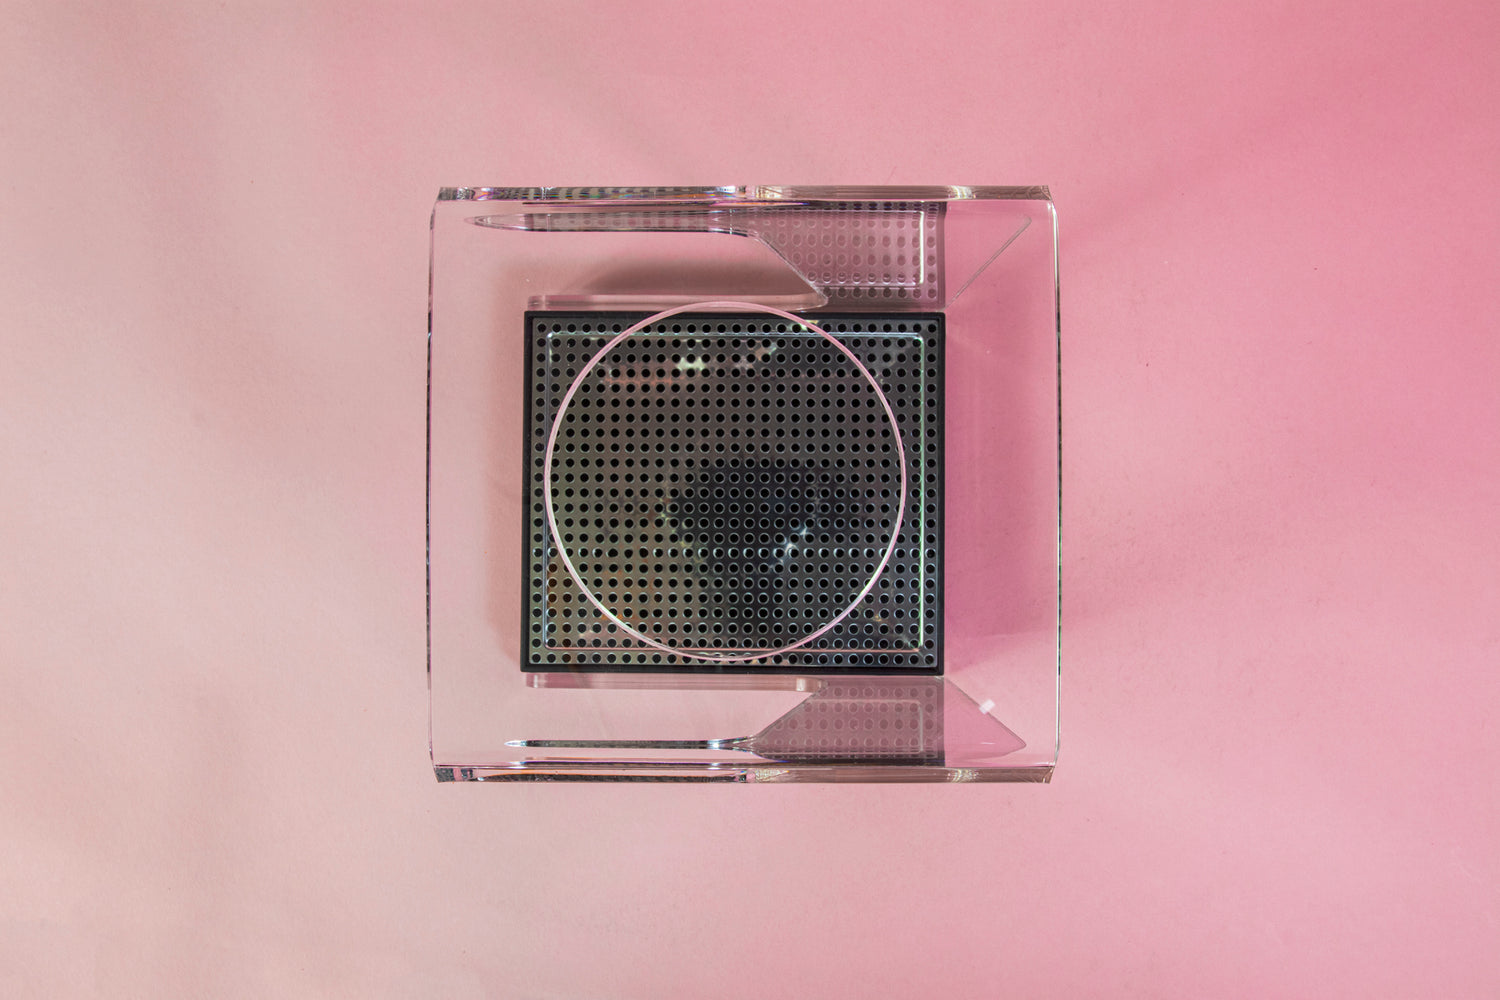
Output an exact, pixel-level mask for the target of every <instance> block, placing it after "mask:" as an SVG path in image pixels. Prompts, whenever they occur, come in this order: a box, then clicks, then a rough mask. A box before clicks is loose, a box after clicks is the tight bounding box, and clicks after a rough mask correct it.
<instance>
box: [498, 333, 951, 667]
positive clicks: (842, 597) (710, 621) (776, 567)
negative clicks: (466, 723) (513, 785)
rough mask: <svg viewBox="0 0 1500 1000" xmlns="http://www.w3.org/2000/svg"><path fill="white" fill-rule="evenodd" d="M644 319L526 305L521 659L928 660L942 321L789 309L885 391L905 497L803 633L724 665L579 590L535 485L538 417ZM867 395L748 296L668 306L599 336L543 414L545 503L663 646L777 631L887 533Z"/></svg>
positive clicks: (887, 462) (587, 577) (715, 645)
mask: <svg viewBox="0 0 1500 1000" xmlns="http://www.w3.org/2000/svg"><path fill="white" fill-rule="evenodd" d="M642 318H644V317H643V316H640V315H626V314H617V313H597V312H584V313H572V312H568V313H564V312H533V313H528V314H527V323H526V327H527V366H526V369H527V376H526V377H527V389H528V391H527V394H526V396H527V414H526V448H525V452H524V453H525V456H526V457H525V463H526V466H525V471H524V474H525V490H526V494H527V496H528V498H529V502H528V505H527V522H526V525H525V532H526V534H525V538H526V545H525V551H526V553H527V556H526V566H525V584H524V586H523V588H522V590H523V601H524V607H523V618H524V623H525V625H524V634H525V639H524V640H523V641H524V643H525V648H524V650H523V655H522V661H521V662H522V668H523V669H525V670H533V671H535V670H542V671H560V670H561V671H565V670H584V671H619V670H631V671H649V672H694V673H698V672H711V673H723V672H747V673H756V672H774V673H792V672H797V673H801V672H809V673H811V672H816V673H840V672H843V673H877V672H880V673H883V672H890V673H940V672H941V669H942V537H943V531H942V479H943V476H942V471H943V464H942V463H943V434H942V428H943V318H942V316H941V315H940V314H912V313H906V314H902V315H876V314H850V315H825V314H818V315H816V316H815V317H813V316H810V317H809V319H810V321H812V322H816V323H818V324H819V325H820V326H822V327H823V329H825V330H827V331H828V332H829V333H830V334H832V335H833V336H835V337H837V338H838V339H839V340H840V341H841V342H843V343H844V344H845V345H846V346H848V347H849V348H850V350H851V351H852V352H853V353H854V354H855V355H856V356H857V357H858V358H859V359H860V361H861V362H862V363H863V364H864V365H865V366H866V367H867V368H868V369H869V370H870V372H871V374H872V375H873V376H874V377H875V379H876V380H877V381H878V382H879V384H880V386H881V390H882V391H883V392H884V393H885V395H886V397H887V399H888V400H889V401H890V404H891V408H892V410H893V412H894V413H895V416H896V419H897V424H898V426H899V428H900V432H901V437H902V440H903V442H904V446H905V449H906V456H907V463H908V476H909V481H908V491H909V492H908V500H907V510H906V516H905V519H904V522H903V523H902V524H901V525H899V531H900V536H899V538H898V541H897V544H896V547H895V550H894V552H893V554H892V558H891V560H890V563H889V564H888V565H887V566H886V568H885V570H884V572H883V573H881V574H880V577H879V579H878V580H877V582H876V584H875V586H874V589H873V590H872V591H871V592H870V593H869V594H868V595H867V596H866V597H865V598H864V600H863V601H862V602H861V603H860V604H859V606H858V607H856V608H855V610H854V612H853V613H851V614H850V615H849V616H848V617H847V618H845V619H844V620H843V621H842V622H840V623H839V624H838V625H836V626H835V627H834V628H833V629H831V630H830V631H829V632H828V633H826V634H825V635H823V636H821V637H820V638H818V639H816V640H814V641H813V642H812V643H810V644H809V645H807V646H805V647H802V648H800V649H797V650H794V651H792V652H789V653H785V654H782V655H778V656H776V657H772V658H768V659H764V660H760V661H756V662H752V663H739V664H720V663H710V662H707V661H703V660H695V659H692V658H691V657H686V656H676V655H672V654H668V653H663V652H661V651H659V650H655V649H652V648H651V647H648V646H645V645H644V644H642V643H641V642H640V641H639V640H637V639H635V638H634V637H633V636H631V635H629V634H628V633H626V632H624V631H623V630H621V629H619V628H618V627H617V626H615V625H614V624H613V623H612V622H610V621H609V620H608V619H607V618H605V617H604V616H603V615H601V614H600V613H599V611H598V610H597V609H596V608H595V607H594V606H593V605H592V604H591V603H590V602H589V601H588V600H587V599H586V598H585V597H584V595H583V594H582V593H580V592H579V590H578V587H577V585H576V584H575V583H574V582H573V581H572V579H571V578H570V577H569V576H568V574H567V572H566V570H565V569H564V568H563V566H562V564H561V562H560V561H559V560H558V558H557V556H556V552H555V551H554V548H553V542H552V539H551V537H550V533H549V532H548V529H547V522H546V517H545V508H544V506H543V505H544V502H545V501H544V496H543V483H542V476H543V468H544V453H545V450H546V441H547V435H548V432H549V431H550V430H551V428H552V425H553V422H554V420H555V419H556V415H557V410H558V407H559V405H560V403H561V400H562V397H563V395H564V393H566V391H567V389H568V386H569V385H570V384H571V383H572V381H573V380H574V378H575V377H576V375H577V373H578V371H579V370H580V369H581V368H582V367H583V365H584V364H585V363H586V362H587V361H588V360H589V359H590V358H592V357H593V356H594V354H596V353H597V352H598V351H599V350H600V349H602V348H603V347H604V345H605V344H606V343H607V342H608V341H609V340H610V339H611V338H612V337H613V336H614V335H615V334H617V333H619V332H620V331H621V330H624V329H625V328H626V327H628V326H629V325H631V324H632V323H634V322H637V321H639V320H641V319H642ZM895 449H896V442H895V435H894V434H893V433H892V431H891V427H890V421H889V420H888V418H887V417H886V415H885V412H884V410H883V408H882V407H881V405H880V403H879V398H878V396H877V394H876V393H875V391H874V390H873V389H872V387H871V386H870V385H869V383H868V381H867V380H866V379H865V378H864V376H863V375H862V374H861V373H860V372H859V370H858V368H856V367H855V366H854V365H853V364H851V363H850V362H849V361H848V359H847V358H845V357H844V356H843V355H842V354H841V353H840V352H839V351H838V350H837V349H836V348H835V347H834V346H833V345H831V344H829V343H828V342H827V341H826V340H824V339H823V338H822V337H821V336H819V335H818V334H817V333H816V332H815V331H810V330H807V329H806V328H804V327H799V326H797V325H795V324H791V323H788V322H785V321H782V320H780V319H777V318H775V317H768V316H765V315H761V314H750V315H730V314H725V313H707V314H702V313H700V314H688V313H685V314H679V315H677V316H673V317H670V318H669V319H666V320H664V321H662V322H660V323H658V324H655V325H653V326H650V327H647V328H646V329H645V330H643V331H642V332H640V333H638V334H636V335H634V336H632V337H629V338H627V339H626V340H624V341H623V342H621V343H620V344H619V345H617V346H616V347H615V348H614V349H613V350H612V351H611V352H610V356H609V357H606V358H604V359H602V360H601V361H600V363H599V364H598V365H597V366H596V367H595V368H594V370H593V371H592V372H591V373H590V374H589V376H588V377H587V378H586V379H585V380H584V382H583V383H582V385H581V386H580V389H579V392H578V394H577V395H576V396H575V397H574V399H573V400H572V402H571V403H570V404H569V406H568V408H567V411H566V412H565V413H564V415H563V419H562V424H561V426H560V427H559V430H558V442H557V447H556V450H555V455H554V462H553V469H552V475H553V487H552V488H553V501H554V510H555V515H556V518H557V524H558V529H559V532H560V533H561V537H562V543H563V545H564V546H566V549H567V552H568V554H569V557H570V558H571V559H572V560H573V562H574V564H575V566H576V567H577V568H578V571H579V574H580V575H581V577H582V578H583V580H584V582H585V583H586V584H588V585H589V586H590V587H591V589H592V590H593V593H594V594H595V595H596V596H597V597H598V598H599V600H600V601H602V602H603V603H604V604H605V605H606V606H607V607H609V608H610V609H611V611H612V612H613V613H615V614H616V615H618V616H619V617H620V618H621V619H622V620H624V621H626V622H627V623H629V624H630V625H631V627H633V628H635V629H637V630H639V631H640V632H642V633H644V634H646V635H649V636H651V637H653V638H655V639H656V640H657V641H658V642H661V643H664V644H666V645H668V646H671V647H673V648H681V649H684V650H703V651H710V652H714V653H719V654H723V653H729V652H735V651H744V652H747V653H753V652H754V651H756V650H766V649H776V648H779V647H781V646H784V645H787V644H788V643H791V642H792V641H794V640H796V639H798V638H800V637H802V636H804V635H806V634H808V633H810V632H812V631H814V630H815V629H817V628H818V627H819V626H821V625H823V624H825V623H827V622H828V621H829V620H831V619H832V618H833V617H834V616H835V615H837V614H838V613H839V612H840V611H841V610H842V609H843V608H844V607H846V606H847V605H848V604H849V602H850V601H851V600H853V598H854V597H855V596H856V595H857V594H858V593H859V591H860V590H861V588H863V586H864V585H865V583H866V581H868V580H869V579H870V577H871V576H872V575H873V574H874V572H875V570H876V568H877V566H878V564H879V561H880V557H881V555H882V554H883V553H884V551H885V548H886V547H887V545H888V544H889V542H890V537H891V532H892V531H893V530H896V529H897V527H898V526H897V525H895V524H894V518H895V516H896V511H897V506H898V503H899V497H898V496H897V491H898V490H899V487H900V471H899V459H898V458H897V454H896V451H895Z"/></svg>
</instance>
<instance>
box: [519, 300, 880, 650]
mask: <svg viewBox="0 0 1500 1000" xmlns="http://www.w3.org/2000/svg"><path fill="white" fill-rule="evenodd" d="M690 309H737V310H749V311H751V312H762V313H767V314H769V315H772V316H779V317H781V318H782V319H785V320H787V321H789V322H792V323H795V324H797V325H798V326H801V327H805V328H806V329H809V330H812V331H814V332H816V333H818V334H820V335H822V337H823V338H824V339H825V340H827V341H828V342H829V343H831V344H832V345H833V346H834V347H836V348H838V349H839V352H840V353H841V354H843V355H844V357H846V358H848V359H849V360H850V361H851V362H852V363H853V364H854V367H856V368H858V369H859V372H860V374H861V375H863V376H864V377H865V381H867V382H869V383H870V387H871V388H872V389H874V390H875V395H876V396H877V397H879V399H880V405H881V407H882V408H883V409H884V410H885V416H886V419H887V420H889V421H890V423H891V430H892V431H893V432H894V433H895V435H896V455H897V457H898V458H899V459H900V461H901V492H900V496H901V502H900V503H899V504H898V505H897V508H896V520H895V522H894V523H895V527H894V529H893V530H892V531H891V541H890V544H889V545H887V546H886V547H885V555H883V556H881V558H880V565H879V566H876V567H875V572H874V574H873V575H871V577H870V579H869V580H868V581H867V582H866V583H865V585H864V589H862V590H861V591H860V592H859V593H858V594H857V595H856V596H855V598H854V600H852V601H850V602H849V605H848V607H846V608H844V610H843V611H840V612H839V613H838V615H836V616H835V617H834V618H833V619H832V620H831V621H829V622H828V623H827V624H826V625H823V626H822V627H821V628H819V629H818V630H817V631H815V632H812V633H809V634H808V635H805V636H803V637H802V638H801V639H798V640H797V641H796V642H792V643H788V644H787V645H785V646H782V647H780V648H779V649H770V650H767V651H765V652H763V653H754V654H752V655H750V656H742V655H738V654H737V655H734V656H728V655H715V654H709V653H693V652H688V651H686V650H682V649H678V648H676V647H674V646H668V645H667V644H665V643H661V642H657V641H656V640H655V639H651V638H649V637H647V636H645V635H642V634H641V633H640V632H638V631H636V630H635V629H633V628H631V627H630V626H629V625H627V624H625V622H623V621H621V620H620V618H619V616H617V615H616V614H615V613H614V612H613V611H611V610H609V608H607V607H605V606H604V603H603V602H602V601H600V600H599V599H598V598H597V597H595V596H594V593H593V591H591V590H589V588H588V587H587V586H586V585H585V584H584V582H583V580H582V579H581V578H580V577H579V575H578V569H577V567H575V566H574V565H573V560H572V559H570V558H569V557H568V550H567V549H566V548H565V547H564V546H563V543H562V534H561V532H559V531H558V528H557V515H556V514H555V513H553V510H552V453H553V451H554V450H555V449H556V447H557V432H558V431H559V430H560V429H561V428H562V419H563V414H565V413H567V412H568V405H569V404H570V403H572V402H573V396H574V395H576V394H577V392H578V387H579V386H581V385H583V380H584V379H586V378H588V375H589V373H590V372H591V371H593V370H594V368H595V366H597V365H598V364H599V362H600V361H602V360H603V359H604V357H605V356H606V355H608V354H609V352H610V351H612V350H614V348H615V345H616V344H618V343H620V341H622V340H624V339H625V338H627V337H629V336H631V335H632V334H636V333H639V332H640V331H642V330H644V329H645V328H646V327H648V326H650V325H651V324H653V323H658V322H660V321H661V320H664V319H666V318H668V317H669V316H676V315H677V314H678V313H682V312H687V311H688V310H690ZM906 489H907V470H906V443H905V441H903V440H902V438H901V428H900V426H899V425H898V424H897V423H896V414H895V411H893V410H892V409H891V402H890V400H888V399H886V396H885V392H884V391H883V390H882V389H881V388H880V383H878V382H876V381H875V376H873V375H871V374H870V370H869V369H868V368H866V367H865V365H864V362H862V361H860V360H859V358H857V357H855V356H854V352H853V351H851V350H849V348H848V347H846V346H845V345H844V342H843V341H841V340H839V339H838V338H837V337H835V336H833V335H832V334H831V333H829V332H828V331H827V330H825V329H823V328H822V327H821V326H818V325H817V324H816V323H811V322H809V321H808V320H807V319H805V318H804V317H801V316H797V315H795V314H793V313H789V312H786V311H784V310H781V309H776V308H774V307H772V306H763V305H757V304H756V303H754V302H735V301H731V300H722V299H716V300H713V301H709V302H690V303H688V304H686V305H680V306H673V307H672V308H671V309H663V310H662V311H661V312H659V313H656V314H655V315H652V316H647V317H646V318H645V319H643V320H641V321H640V322H639V323H636V324H635V325H634V326H631V327H628V328H627V329H625V330H624V331H623V332H621V333H618V334H616V335H615V337H614V339H612V340H611V341H610V342H609V343H607V344H605V345H604V347H603V348H602V349H600V351H599V352H598V353H597V354H595V355H594V356H593V357H592V358H590V359H589V360H588V362H587V363H586V364H584V366H583V368H582V369H580V370H579V372H578V374H577V375H576V376H574V378H573V384H572V385H570V386H568V391H567V392H565V393H564V394H563V398H562V402H561V403H560V404H558V407H557V414H556V415H555V416H554V417H553V418H552V430H551V432H550V433H549V434H548V435H547V451H546V455H545V457H544V458H543V461H542V494H543V505H544V506H545V507H546V513H547V528H548V530H549V531H551V533H552V544H553V545H555V546H556V547H557V554H558V556H559V557H560V558H561V559H562V563H563V567H564V568H566V569H567V571H568V576H570V577H572V579H573V583H574V584H575V585H577V587H578V589H579V591H580V592H581V593H582V594H583V596H584V597H587V598H588V599H589V603H590V604H592V605H593V606H594V607H595V608H597V609H598V610H599V613H600V614H602V615H604V617H606V618H608V619H609V620H610V621H612V622H614V623H615V624H616V625H618V626H619V627H620V628H621V629H623V630H624V631H625V633H626V634H627V635H630V636H632V637H634V638H636V639H638V640H640V641H641V642H643V643H645V644H646V645H647V646H650V647H651V648H653V649H658V650H661V651H662V652H663V653H667V654H669V655H671V656H681V657H684V658H687V659H694V660H707V661H708V662H710V663H752V662H754V661H756V660H765V659H769V658H771V657H773V656H780V655H782V654H783V653H789V652H791V651H792V650H794V649H800V648H801V647H803V646H805V645H807V644H808V643H810V642H812V641H813V640H814V639H817V638H819V637H820V636H822V635H824V634H825V633H827V632H828V630H829V629H831V628H833V627H834V626H835V625H837V624H838V623H839V622H841V621H843V620H844V619H845V618H847V617H849V615H850V613H851V612H853V611H854V609H855V608H857V607H859V602H860V601H863V600H864V599H865V598H866V597H867V596H869V593H870V591H871V590H873V589H874V588H875V584H876V582H877V581H878V580H879V579H880V574H882V573H884V572H885V568H886V566H887V565H888V564H889V563H890V561H891V554H892V553H893V552H895V551H896V542H897V541H899V540H900V537H901V524H902V522H903V521H905V520H906Z"/></svg>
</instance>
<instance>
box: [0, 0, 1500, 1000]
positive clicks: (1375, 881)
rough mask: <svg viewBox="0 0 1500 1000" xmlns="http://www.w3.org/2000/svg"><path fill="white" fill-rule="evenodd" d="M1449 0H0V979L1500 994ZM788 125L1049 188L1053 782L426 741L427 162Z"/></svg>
mask: <svg viewBox="0 0 1500 1000" xmlns="http://www.w3.org/2000/svg"><path fill="white" fill-rule="evenodd" d="M627 10H628V11H629V14H628V15H627V14H626V11H627ZM1497 11H1500V8H1496V7H1495V6H1494V5H1492V4H1484V3H1474V4H1469V5H1455V4H1445V5H1444V4H1425V5H1407V6H1403V7H1382V8H1380V9H1372V8H1370V7H1369V6H1368V5H1365V4H1349V5H1343V6H1334V7H1328V6H1320V7H1316V8H1308V7H1307V6H1305V5H1303V4H1281V3H1276V4H1259V3H1251V4H1233V5H1216V4H1201V3H1184V4H1180V5H1158V6H1156V7H1154V8H1153V9H1152V11H1151V12H1150V13H1143V12H1141V10H1139V9H1138V8H1137V7H1136V5H1129V4H1091V5H1081V4H1080V5H1068V4H1056V3H1038V4H1031V5H1024V6H1022V5H981V4H973V5H959V4H954V5H949V6H944V5H941V4H932V3H921V4H918V3H909V4H899V5H895V4H863V3H862V4H855V3H848V4H842V5H839V6H837V7H834V8H832V9H831V10H829V11H828V12H826V13H815V12H810V11H809V10H807V9H806V6H805V5H801V4H769V3H758V4H750V5H746V4H733V5H727V6H726V5H707V4H705V5H687V4H684V5H681V6H653V5H640V4H635V5H631V6H630V7H628V8H627V7H625V6H624V5H618V6H616V5H592V6H590V5H571V4H569V5H558V6H549V5H536V6H530V5H525V6H523V5H501V6H478V5H476V6H453V7H442V8H432V7H429V6H427V5H412V6H411V7H410V8H386V9H381V8H377V7H374V6H372V5H370V4H366V3H348V4H321V5H313V6H312V7H308V6H307V5H302V4H286V5H284V6H281V7H274V6H270V5H262V4H244V5H239V7H238V9H235V8H234V7H233V6H232V5H231V6H229V7H226V6H224V5H209V4H186V3H185V4H181V5H179V6H178V7H177V8H173V7H172V6H170V5H165V4H150V5H139V6H135V7H124V8H122V7H120V6H119V5H115V4H102V3H101V4H97V5H94V6H90V5H86V4H80V3H64V4H54V5H48V4H22V3H11V4H8V5H6V7H5V10H4V12H3V14H0V80H3V87H0V95H3V96H0V136H3V139H0V319H3V323H0V330H3V336H4V345H5V361H4V364H3V365H0V400H3V403H0V406H3V409H0V413H3V421H0V457H3V460H4V468H5V474H4V476H3V477H0V538H3V542H4V555H5V558H4V568H3V569H0V669H3V670H4V675H5V695H4V697H3V698H0V753H3V761H4V767H3V769H0V802H3V810H0V838H3V839H0V845H3V850H0V993H3V994H4V995H5V996H8V997H17V996H21V997H24V996H45V997H53V996H59V995H89V994H101V995H131V996H163V997H165V996H237V995H243V996H250V997H267V996H296V995H317V996H358V997H371V996H410V997H439V996H440V997H449V998H452V997H489V996H505V997H548V998H551V997H557V998H562V997H570V998H571V997H628V998H655V997H676V996H682V997H698V996H749V995H751V994H752V993H754V992H759V993H762V994H765V995H770V996H778V997H779V996H787V997H790V996H803V995H805V996H815V997H861V996H872V995H879V996H899V997H1000V996H1017V997H1052V996H1055V997H1069V996H1088V997H1112V996H1150V997H1157V996H1164V995H1181V996H1203V997H1235V996H1244V997H1264V996H1299V997H1339V996H1350V997H1356V996H1357V997H1383V996H1390V997H1444V998H1455V997H1494V996H1496V995H1497V994H1500V909H1497V898H1500V892H1497V886H1500V871H1497V868H1500V864H1497V861H1500V846H1497V845H1500V810H1497V807H1496V794H1495V789H1496V779H1495V774H1496V764H1497V763H1500V761H1497V748H1500V737H1497V735H1496V730H1495V728H1494V727H1493V725H1492V724H1491V718H1492V716H1493V713H1494V712H1495V709H1496V707H1497V704H1500V683H1497V678H1500V671H1497V669H1496V668H1497V661H1500V582H1497V581H1500V569H1497V566H1500V472H1497V467H1500V446H1497V431H1500V391H1497V387H1500V337H1497V335H1496V334H1497V321H1500V308H1497V298H1496V292H1495V286H1496V280H1497V274H1500V199H1497V197H1496V194H1495V190H1496V186H1497V181H1500V126H1497V113H1496V108H1497V107H1500V70H1497V66H1500V60H1497V59H1496V55H1495V53H1496V51H1497V49H1500V13H1497ZM836 182H870V183H885V182H891V183H933V182H936V183H1027V182H1044V183H1049V184H1051V185H1052V189H1053V193H1054V195H1055V196H1056V198H1057V201H1058V205H1059V211H1060V217H1061V221H1062V268H1063V295H1064V298H1063V322H1064V341H1065V347H1064V366H1065V371H1066V375H1065V380H1066V381H1065V392H1064V408H1065V427H1066V430H1065V467H1066V477H1067V508H1066V513H1065V528H1064V533H1065V537H1066V553H1065V568H1064V572H1065V581H1066V582H1065V594H1066V607H1067V627H1066V635H1065V646H1064V659H1065V667H1064V686H1063V695H1064V701H1063V731H1064V739H1063V754H1062V763H1061V766H1060V769H1059V771H1058V776H1057V779H1056V781H1055V783H1054V784H1053V785H1051V786H1050V787H934V788H928V787H889V786H879V787H794V788H749V789H746V788H730V789H718V788H706V787H694V788H683V787H619V786H609V785H603V786H578V785H547V786H540V785H539V786H517V787H481V786H462V785H438V784H437V783H435V782H434V781H433V778H432V773H431V771H430V769H429V766H428V761H427V759H426V752H425V740H426V729H425V727H426V715H427V709H426V691H425V683H424V677H423V673H422V665H423V618H422V606H423V591H422V560H423V552H422V519H423V485H422V468H423V405H424V404H423V358H424V345H423V332H424V326H425V296H426V268H427V260H426V255H427V232H426V227H427V214H428V211H429V207H430V204H431V201H432V198H433V195H434V194H435V192H436V191H437V189H438V187H439V186H440V185H444V184H475V183H501V184H505V183H520V184H541V183H556V184H590V183H627V184H629V183H699V184H703V183H812V184H818V183H836Z"/></svg>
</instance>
